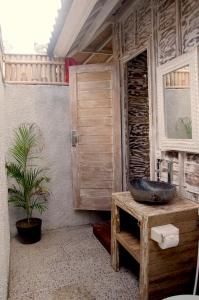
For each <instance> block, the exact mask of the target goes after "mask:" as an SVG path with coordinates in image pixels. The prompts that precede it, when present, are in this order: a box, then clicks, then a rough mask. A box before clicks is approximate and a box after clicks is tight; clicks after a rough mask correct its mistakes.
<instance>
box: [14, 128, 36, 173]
mask: <svg viewBox="0 0 199 300" xmlns="http://www.w3.org/2000/svg"><path fill="white" fill-rule="evenodd" d="M34 127H35V124H26V123H23V124H21V125H20V126H19V128H18V129H16V130H15V132H14V133H15V139H14V145H13V147H11V148H10V153H11V155H12V156H13V158H14V159H15V160H16V162H18V164H19V165H20V166H21V167H23V168H24V167H25V166H26V164H27V161H28V159H31V157H30V151H31V149H32V148H33V147H35V146H36V145H37V137H36V134H35V131H34ZM35 158H36V157H35Z"/></svg>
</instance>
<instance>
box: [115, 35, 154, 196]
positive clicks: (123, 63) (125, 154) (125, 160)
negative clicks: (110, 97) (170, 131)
mask: <svg viewBox="0 0 199 300" xmlns="http://www.w3.org/2000/svg"><path fill="white" fill-rule="evenodd" d="M145 51H147V68H148V99H149V160H150V179H152V180H154V177H155V151H156V150H155V149H156V119H155V117H154V115H155V113H154V112H155V110H154V101H153V99H155V96H154V94H155V93H154V91H153V85H152V84H153V74H154V70H153V66H152V61H153V52H152V43H151V40H149V41H148V43H147V45H146V46H144V47H141V48H139V49H136V50H135V51H133V52H132V53H130V54H129V55H128V56H125V57H123V58H121V59H120V68H121V110H122V120H121V121H122V166H123V170H122V174H123V190H124V191H126V190H128V181H127V180H128V177H129V147H128V127H127V126H128V125H127V124H128V101H127V74H126V73H127V63H128V62H129V61H130V60H132V59H134V58H135V57H137V56H138V55H139V54H141V53H142V52H145Z"/></svg>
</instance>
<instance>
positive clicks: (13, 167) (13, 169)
mask: <svg viewBox="0 0 199 300" xmlns="http://www.w3.org/2000/svg"><path fill="white" fill-rule="evenodd" d="M6 169H7V174H8V176H9V177H11V178H14V179H15V180H16V181H17V182H18V183H21V182H22V181H23V179H24V172H23V171H22V169H21V167H20V166H19V165H17V164H15V163H12V162H11V163H6Z"/></svg>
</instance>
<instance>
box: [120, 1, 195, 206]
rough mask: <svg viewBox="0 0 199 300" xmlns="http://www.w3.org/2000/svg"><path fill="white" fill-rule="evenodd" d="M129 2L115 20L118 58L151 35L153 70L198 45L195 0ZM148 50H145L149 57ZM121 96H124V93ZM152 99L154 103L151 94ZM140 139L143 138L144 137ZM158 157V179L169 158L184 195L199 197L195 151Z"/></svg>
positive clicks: (164, 176)
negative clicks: (118, 34)
mask: <svg viewBox="0 0 199 300" xmlns="http://www.w3.org/2000/svg"><path fill="white" fill-rule="evenodd" d="M129 3H130V5H131V6H130V7H129V8H128V9H127V11H126V12H124V13H123V15H122V16H121V19H120V24H119V25H120V26H121V39H120V42H121V44H120V47H119V48H120V55H119V56H120V58H121V61H125V62H126V61H127V60H128V59H131V58H132V57H133V56H134V55H135V53H138V52H139V51H140V50H142V49H143V48H144V47H145V46H147V45H148V41H149V40H150V39H151V37H152V44H151V50H152V51H151V53H152V52H153V53H154V56H153V59H151V64H152V67H153V68H154V70H156V67H157V64H164V63H165V62H167V61H169V60H172V59H173V58H175V57H176V56H178V55H180V54H181V53H184V52H189V51H191V50H192V49H193V48H194V47H195V46H199V1H198V0H145V1H144V0H143V1H141V0H140V1H137V4H132V2H131V1H129ZM151 53H149V56H150V57H151ZM124 67H125V65H124ZM122 80H123V79H122ZM122 84H125V82H123V83H122ZM152 85H153V86H154V90H155V88H156V82H155V76H154V77H153V78H152ZM124 89H125V86H124ZM123 99H126V94H125V93H124V96H123ZM152 101H153V105H154V106H156V97H155V95H154V96H153V97H152ZM123 107H124V112H123V114H124V118H125V115H128V113H127V112H126V111H125V110H126V109H127V107H126V101H124V106H123ZM160 122H161V120H160ZM126 135H127V128H126ZM154 136H155V134H154ZM142 141H143V142H144V137H143V140H142ZM157 150H158V149H157ZM162 157H163V158H164V163H163V166H162V167H163V172H162V179H163V180H167V160H168V159H172V160H173V161H174V183H175V184H177V185H178V184H179V183H180V184H181V187H182V191H183V190H184V193H185V196H187V197H189V198H191V199H193V200H199V155H192V154H189V153H185V154H183V155H182V154H179V156H178V157H171V156H168V154H167V153H166V154H165V153H163V154H162ZM180 157H181V158H180Z"/></svg>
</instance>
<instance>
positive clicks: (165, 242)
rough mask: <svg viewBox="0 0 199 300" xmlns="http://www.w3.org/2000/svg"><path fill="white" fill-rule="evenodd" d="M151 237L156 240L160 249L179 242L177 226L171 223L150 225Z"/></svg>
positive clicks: (173, 245) (174, 245)
mask: <svg viewBox="0 0 199 300" xmlns="http://www.w3.org/2000/svg"><path fill="white" fill-rule="evenodd" d="M151 239H152V240H153V241H155V242H157V243H158V244H159V246H160V248H161V249H168V248H171V247H176V246H177V245H178V244H179V228H177V227H176V226H174V225H172V224H167V225H162V226H156V227H152V228H151Z"/></svg>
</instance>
